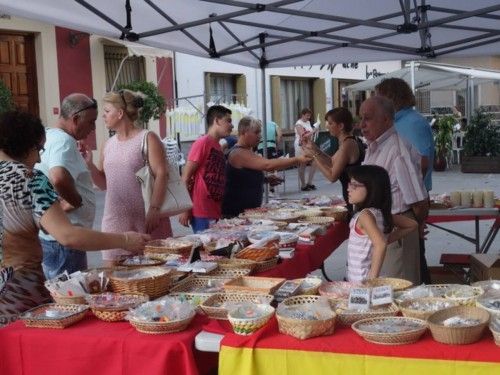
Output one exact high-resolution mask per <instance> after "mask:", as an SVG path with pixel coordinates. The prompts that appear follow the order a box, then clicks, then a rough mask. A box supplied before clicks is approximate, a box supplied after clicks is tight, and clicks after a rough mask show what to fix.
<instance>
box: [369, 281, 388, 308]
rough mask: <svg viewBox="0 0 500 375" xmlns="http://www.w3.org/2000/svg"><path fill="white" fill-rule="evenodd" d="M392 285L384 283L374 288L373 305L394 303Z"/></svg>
mask: <svg viewBox="0 0 500 375" xmlns="http://www.w3.org/2000/svg"><path fill="white" fill-rule="evenodd" d="M392 297H393V293H392V286H390V285H383V286H379V287H376V288H373V289H372V305H373V306H380V305H387V304H389V303H392V300H393V299H392Z"/></svg>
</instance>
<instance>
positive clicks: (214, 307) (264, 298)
mask: <svg viewBox="0 0 500 375" xmlns="http://www.w3.org/2000/svg"><path fill="white" fill-rule="evenodd" d="M273 298H274V297H273V296H272V295H270V294H236V293H224V294H214V295H212V296H211V297H209V298H208V299H207V300H205V301H204V302H203V303H202V304H201V305H200V307H201V309H202V310H203V312H204V313H205V314H206V315H207V316H208V317H209V318H212V319H221V320H227V319H228V317H227V314H228V308H227V307H224V304H227V303H228V302H235V303H237V302H256V301H257V302H258V303H268V304H270V303H271V302H272V300H273Z"/></svg>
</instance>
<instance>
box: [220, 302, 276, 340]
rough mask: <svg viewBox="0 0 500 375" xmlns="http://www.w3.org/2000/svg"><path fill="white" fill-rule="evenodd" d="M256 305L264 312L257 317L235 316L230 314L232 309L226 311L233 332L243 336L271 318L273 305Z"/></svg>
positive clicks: (254, 330)
mask: <svg viewBox="0 0 500 375" xmlns="http://www.w3.org/2000/svg"><path fill="white" fill-rule="evenodd" d="M257 306H259V307H260V308H262V309H263V310H264V311H265V314H264V315H263V316H260V317H258V318H236V317H234V316H233V315H232V313H233V312H234V310H233V311H230V312H229V313H228V319H229V322H230V323H231V325H232V326H233V331H234V333H236V334H238V335H244V336H247V335H251V334H252V333H254V332H256V331H257V330H258V329H259V328H261V327H263V326H264V325H265V324H266V323H267V322H268V321H269V319H271V317H272V316H273V314H274V307H271V306H269V305H257Z"/></svg>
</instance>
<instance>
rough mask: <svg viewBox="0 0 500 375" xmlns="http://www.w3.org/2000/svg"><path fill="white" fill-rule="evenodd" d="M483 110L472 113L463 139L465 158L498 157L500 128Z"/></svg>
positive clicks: (491, 116) (490, 115) (499, 152)
mask: <svg viewBox="0 0 500 375" xmlns="http://www.w3.org/2000/svg"><path fill="white" fill-rule="evenodd" d="M492 119H493V115H492V114H490V113H487V112H486V110H485V109H484V108H479V109H476V110H475V111H474V115H473V116H472V118H471V120H470V121H469V123H468V124H467V130H466V132H465V138H464V155H465V156H500V128H499V127H498V126H495V125H494V124H493V123H492V121H491V120H492Z"/></svg>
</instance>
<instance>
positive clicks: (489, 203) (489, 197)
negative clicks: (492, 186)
mask: <svg viewBox="0 0 500 375" xmlns="http://www.w3.org/2000/svg"><path fill="white" fill-rule="evenodd" d="M483 198H484V207H486V208H492V207H495V198H494V196H493V191H491V190H487V191H485V192H484V197H483Z"/></svg>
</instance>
